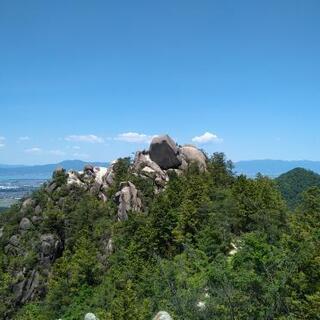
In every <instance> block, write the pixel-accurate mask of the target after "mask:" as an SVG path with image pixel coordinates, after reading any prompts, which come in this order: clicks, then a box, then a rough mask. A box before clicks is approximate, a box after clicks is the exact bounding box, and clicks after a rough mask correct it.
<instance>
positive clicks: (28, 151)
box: [24, 147, 42, 154]
mask: <svg viewBox="0 0 320 320" xmlns="http://www.w3.org/2000/svg"><path fill="white" fill-rule="evenodd" d="M24 152H25V153H35V154H37V153H41V152H42V149H41V148H38V147H33V148H30V149H25V150H24Z"/></svg>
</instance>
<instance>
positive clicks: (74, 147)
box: [72, 146, 80, 150]
mask: <svg viewBox="0 0 320 320" xmlns="http://www.w3.org/2000/svg"><path fill="white" fill-rule="evenodd" d="M72 149H74V150H80V147H79V146H73V147H72Z"/></svg>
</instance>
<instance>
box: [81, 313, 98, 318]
mask: <svg viewBox="0 0 320 320" xmlns="http://www.w3.org/2000/svg"><path fill="white" fill-rule="evenodd" d="M84 320H99V319H98V318H97V317H96V316H95V315H94V314H93V313H91V312H89V313H87V314H86V315H85V316H84Z"/></svg>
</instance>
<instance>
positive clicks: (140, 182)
mask: <svg viewBox="0 0 320 320" xmlns="http://www.w3.org/2000/svg"><path fill="white" fill-rule="evenodd" d="M319 207H320V189H317V188H314V189H311V190H309V191H308V193H307V194H306V195H305V199H303V202H302V205H301V207H299V210H300V211H297V212H295V215H293V214H291V213H289V212H288V211H287V207H286V205H285V203H284V201H283V199H282V198H281V195H280V193H279V191H278V189H277V187H276V185H275V183H274V181H273V180H271V179H268V178H266V177H261V176H260V177H258V178H257V179H249V178H247V177H244V176H236V175H234V174H233V172H232V170H231V165H230V163H229V162H228V161H226V159H225V157H224V155H223V154H219V153H216V154H213V155H212V156H211V157H210V158H206V157H205V155H204V154H203V153H202V152H201V151H200V150H198V149H197V148H195V147H192V146H184V147H179V146H178V145H176V144H175V143H174V141H172V139H170V137H168V136H163V137H157V138H156V139H153V141H152V143H151V146H150V149H149V150H147V151H141V152H137V154H136V157H135V159H134V160H131V159H130V158H124V159H119V160H118V161H117V162H115V163H113V164H112V165H110V166H109V167H108V168H94V167H92V166H90V165H87V166H86V167H85V168H84V170H83V172H74V171H72V172H66V171H65V170H62V169H59V170H56V171H55V172H54V174H53V179H52V180H51V181H49V182H48V183H46V184H45V185H44V186H42V187H41V188H40V189H39V190H38V191H36V192H35V193H34V194H33V195H32V196H31V197H29V198H28V199H24V201H21V202H20V203H19V204H18V205H16V206H14V207H12V208H11V209H10V210H9V211H8V212H5V213H2V214H1V215H0V301H1V303H0V317H1V318H2V319H5V320H9V319H10V320H31V319H32V320H51V319H52V320H54V319H63V320H77V319H83V318H84V316H85V314H87V316H86V317H85V320H87V319H96V316H97V317H98V318H99V319H100V320H151V319H154V320H159V319H163V317H162V316H163V315H165V317H166V319H170V316H169V315H168V314H167V313H166V312H168V313H169V314H170V315H171V317H172V319H174V320H186V319H189V320H204V319H222V320H227V319H286V318H287V317H288V315H289V316H290V315H293V317H294V318H296V319H307V320H311V319H316V318H317V316H318V311H319V308H318V307H319V305H318V294H319V292H318V288H319V286H320V270H319V269H320V268H318V266H319V263H318V261H319V258H320V257H319V250H318V248H319V237H318V230H319V227H320V223H319V216H318V215H319V210H318V208H319ZM313 208H315V209H313ZM306 217H307V218H306ZM160 310H161V312H159V311H160ZM164 311H166V312H164ZM91 312H92V313H94V314H95V315H96V316H95V315H93V314H91ZM89 313H90V314H89ZM156 314H157V315H156ZM155 315H156V316H155Z"/></svg>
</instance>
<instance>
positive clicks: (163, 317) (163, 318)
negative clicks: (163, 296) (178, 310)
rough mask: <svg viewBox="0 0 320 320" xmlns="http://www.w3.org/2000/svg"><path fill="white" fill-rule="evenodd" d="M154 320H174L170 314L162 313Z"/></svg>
mask: <svg viewBox="0 0 320 320" xmlns="http://www.w3.org/2000/svg"><path fill="white" fill-rule="evenodd" d="M153 320H172V318H171V316H170V314H169V313H168V312H166V311H160V312H158V313H157V314H156V316H155V317H154V318H153Z"/></svg>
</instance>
